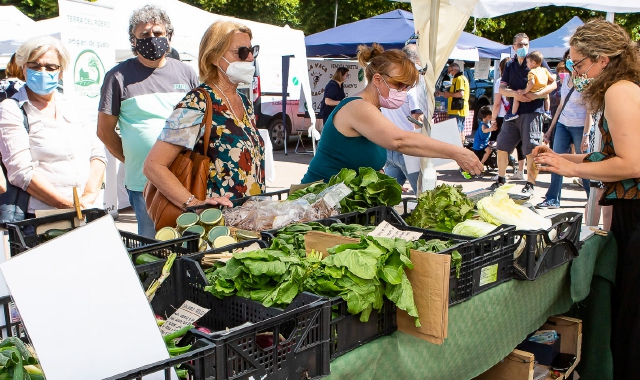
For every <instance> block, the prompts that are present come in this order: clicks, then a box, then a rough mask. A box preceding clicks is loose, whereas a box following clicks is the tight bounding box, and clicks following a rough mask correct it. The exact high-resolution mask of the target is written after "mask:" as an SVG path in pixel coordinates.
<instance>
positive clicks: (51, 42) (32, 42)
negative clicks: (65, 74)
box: [16, 36, 70, 71]
mask: <svg viewBox="0 0 640 380" xmlns="http://www.w3.org/2000/svg"><path fill="white" fill-rule="evenodd" d="M51 49H53V50H55V52H56V53H57V54H58V61H60V71H64V70H65V69H66V68H67V66H68V65H69V60H70V58H69V52H68V51H67V49H66V48H65V47H64V46H63V45H62V42H60V40H59V39H57V38H54V37H51V36H38V37H33V38H30V39H28V40H26V41H25V42H24V43H23V44H22V45H20V47H19V48H18V50H16V64H17V65H18V66H19V67H20V68H22V67H23V66H24V65H25V63H27V62H33V61H35V60H37V59H38V58H40V57H42V56H43V55H44V54H45V53H46V52H48V51H49V50H51Z"/></svg>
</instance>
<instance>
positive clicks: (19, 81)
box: [0, 53, 24, 101]
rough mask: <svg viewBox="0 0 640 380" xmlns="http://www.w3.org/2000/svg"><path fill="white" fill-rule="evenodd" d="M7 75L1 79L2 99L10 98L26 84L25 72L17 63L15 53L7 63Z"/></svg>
mask: <svg viewBox="0 0 640 380" xmlns="http://www.w3.org/2000/svg"><path fill="white" fill-rule="evenodd" d="M5 76H6V77H5V78H4V79H2V80H0V101H2V100H4V99H9V98H10V97H12V96H13V95H15V93H16V92H18V90H19V89H20V87H22V86H23V85H24V74H23V73H22V68H21V67H20V66H18V64H17V63H16V54H15V53H14V54H13V55H12V56H11V59H9V63H7V69H6V70H5Z"/></svg>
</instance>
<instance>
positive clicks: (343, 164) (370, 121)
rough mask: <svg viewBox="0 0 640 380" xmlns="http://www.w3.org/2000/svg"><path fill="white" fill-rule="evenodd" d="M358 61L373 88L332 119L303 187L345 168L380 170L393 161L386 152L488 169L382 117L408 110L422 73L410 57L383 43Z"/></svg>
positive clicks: (362, 52) (463, 152) (364, 49)
mask: <svg viewBox="0 0 640 380" xmlns="http://www.w3.org/2000/svg"><path fill="white" fill-rule="evenodd" d="M358 60H359V61H360V64H361V65H362V66H364V67H366V69H365V74H366V77H367V81H368V84H367V86H366V87H365V88H364V89H363V90H362V91H361V92H359V93H357V94H355V95H354V96H353V97H348V98H346V99H344V100H342V101H341V102H340V104H338V105H337V106H336V108H335V110H334V111H333V113H332V114H331V115H330V116H329V117H328V118H327V122H326V124H325V125H324V128H323V131H322V139H321V140H320V144H319V145H318V150H317V153H316V155H315V157H314V158H313V159H312V160H311V163H310V164H309V169H308V170H307V173H306V174H305V176H304V177H303V178H302V183H311V182H315V181H318V180H323V181H325V182H328V181H329V179H330V178H331V176H333V175H335V174H337V173H338V172H339V171H340V170H341V169H342V168H349V169H353V170H358V168H360V167H372V168H374V169H375V170H380V169H382V167H383V166H384V164H385V162H386V159H387V152H386V150H385V149H390V150H395V151H398V152H400V153H403V154H407V155H410V156H418V157H439V158H450V159H453V160H455V161H456V162H457V163H458V165H460V167H461V168H462V169H463V170H464V171H467V172H469V173H471V174H480V173H482V170H483V168H482V164H481V163H480V161H479V160H478V158H477V157H476V155H475V154H474V153H473V152H471V151H470V150H468V149H464V148H462V147H457V146H454V145H451V144H447V143H444V142H441V141H438V140H434V139H432V138H430V137H428V136H425V135H422V134H417V133H412V132H408V131H403V130H401V129H399V128H398V127H396V126H395V125H394V124H393V123H392V122H391V121H389V119H387V118H386V117H384V115H382V113H381V112H380V107H383V108H388V109H396V108H399V107H400V106H402V105H403V104H404V101H405V98H406V96H407V91H409V90H410V89H411V88H412V87H413V86H414V85H415V83H416V82H417V81H418V70H416V68H415V65H414V63H413V62H412V61H411V60H410V59H409V58H407V56H406V54H405V53H403V52H402V51H401V50H397V49H392V50H387V51H384V49H383V48H382V46H380V45H378V44H373V46H371V47H369V46H365V45H361V46H360V47H359V48H358ZM407 116H409V115H407Z"/></svg>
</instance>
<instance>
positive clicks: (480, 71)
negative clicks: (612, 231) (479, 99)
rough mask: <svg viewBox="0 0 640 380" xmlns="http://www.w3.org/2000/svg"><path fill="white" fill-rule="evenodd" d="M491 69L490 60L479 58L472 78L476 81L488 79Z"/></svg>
mask: <svg viewBox="0 0 640 380" xmlns="http://www.w3.org/2000/svg"><path fill="white" fill-rule="evenodd" d="M490 67H491V58H480V60H479V61H478V62H476V66H475V69H474V72H473V76H474V78H475V79H476V80H478V79H489V69H490Z"/></svg>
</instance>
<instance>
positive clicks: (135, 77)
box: [98, 5, 198, 238]
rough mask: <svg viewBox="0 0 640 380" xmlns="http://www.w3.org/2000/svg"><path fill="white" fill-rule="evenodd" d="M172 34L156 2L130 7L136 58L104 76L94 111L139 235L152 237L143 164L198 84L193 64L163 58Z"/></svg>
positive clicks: (122, 63)
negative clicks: (118, 165)
mask: <svg viewBox="0 0 640 380" xmlns="http://www.w3.org/2000/svg"><path fill="white" fill-rule="evenodd" d="M172 34H173V26H172V25H171V20H170V19H169V16H168V15H167V14H166V12H165V11H163V10H161V9H160V8H159V7H157V6H155V5H146V6H144V7H142V8H140V9H138V10H136V11H134V12H133V14H132V15H131V18H130V20H129V38H130V42H131V49H132V50H133V54H134V55H135V57H134V58H131V59H128V60H126V61H124V62H121V63H119V64H118V65H116V66H115V67H114V68H113V69H111V70H110V71H109V72H108V73H107V74H106V75H105V79H104V83H103V84H102V91H101V95H100V105H99V111H100V112H99V113H98V137H100V140H102V142H104V144H105V145H106V147H107V149H109V152H111V154H112V155H113V156H114V157H115V158H117V159H118V160H120V161H122V162H124V167H125V178H124V185H125V187H126V188H127V193H128V194H129V202H130V203H131V206H132V207H133V210H134V211H135V213H136V219H137V221H138V234H139V235H142V236H145V237H150V238H153V237H154V236H155V227H154V225H153V222H152V221H151V218H150V217H149V215H148V214H147V209H146V204H145V200H144V197H143V196H142V191H143V190H144V186H145V185H146V183H147V178H146V177H145V176H144V175H143V174H142V166H143V164H144V160H145V159H146V158H147V154H148V153H149V151H150V150H151V147H152V146H153V144H154V143H155V141H156V139H157V138H158V135H159V134H160V132H161V131H162V127H163V126H164V123H165V120H166V119H167V117H169V115H170V114H171V111H172V110H173V107H174V106H175V105H176V104H177V103H178V102H179V101H180V99H181V98H182V97H183V96H184V94H185V93H187V92H189V90H191V89H192V88H194V87H196V86H197V85H198V77H197V75H196V73H195V71H193V69H192V68H191V67H189V66H188V65H187V64H185V63H182V62H180V61H177V60H175V59H173V58H167V57H166V54H167V52H168V51H169V43H170V41H171V35H172ZM116 124H118V125H119V126H120V135H118V133H117V132H116Z"/></svg>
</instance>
